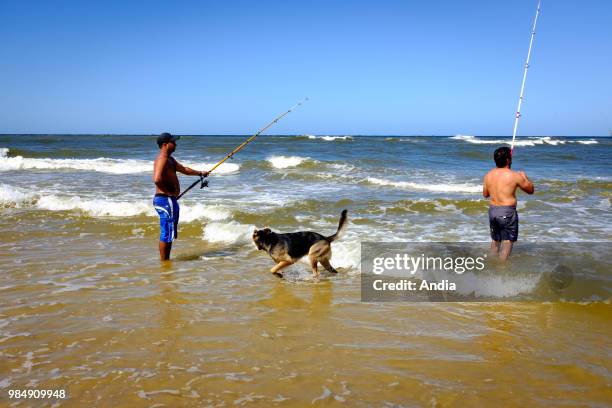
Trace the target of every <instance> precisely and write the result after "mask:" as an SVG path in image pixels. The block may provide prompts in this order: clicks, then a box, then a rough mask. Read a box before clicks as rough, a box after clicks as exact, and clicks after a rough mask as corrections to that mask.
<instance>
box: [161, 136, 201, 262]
mask: <svg viewBox="0 0 612 408" xmlns="http://www.w3.org/2000/svg"><path fill="white" fill-rule="evenodd" d="M178 139H180V136H173V135H171V134H170V133H162V134H161V135H159V137H158V138H157V145H158V146H159V154H158V155H157V157H156V158H155V162H154V164H153V182H154V183H155V197H153V206H154V207H155V210H156V211H157V213H158V214H159V229H160V234H159V257H160V259H161V260H162V261H166V260H168V259H170V251H171V250H172V242H174V240H175V239H176V237H177V236H178V220H179V205H178V201H177V197H178V195H179V193H180V191H181V186H180V184H179V180H178V177H177V176H176V172H177V171H178V172H179V173H182V174H186V175H188V176H202V177H207V176H208V172H207V171H198V170H194V169H191V168H189V167H185V166H183V165H182V164H180V163H179V162H177V161H176V160H175V159H174V157H172V153H174V151H175V150H176V141H177V140H178Z"/></svg>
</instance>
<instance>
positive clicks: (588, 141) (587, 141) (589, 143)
mask: <svg viewBox="0 0 612 408" xmlns="http://www.w3.org/2000/svg"><path fill="white" fill-rule="evenodd" d="M576 143H580V144H583V145H591V144H598V143H599V142H598V141H597V140H592V139H591V140H577V141H576Z"/></svg>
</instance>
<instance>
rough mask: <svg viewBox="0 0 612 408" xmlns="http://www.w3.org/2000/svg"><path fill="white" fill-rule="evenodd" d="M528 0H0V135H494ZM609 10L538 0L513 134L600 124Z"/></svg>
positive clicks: (610, 111) (521, 56)
mask: <svg viewBox="0 0 612 408" xmlns="http://www.w3.org/2000/svg"><path fill="white" fill-rule="evenodd" d="M535 7H536V1H531V0H529V1H522V0H521V1H518V0H516V1H512V2H501V1H495V2H491V1H438V2H425V1H376V2H375V1H369V2H360V1H347V2H344V1H320V2H319V1H308V2H293V1H284V2H281V1H258V2H253V1H217V2H203V1H193V2H191V1H174V2H172V1H168V2H153V1H147V2H137V1H132V2H125V1H121V2H119V1H116V2H114V1H104V2H102V1H100V2H95V4H94V2H93V1H92V2H89V1H74V2H71V1H61V0H60V1H47V2H33V1H5V0H0V18H1V24H0V56H1V61H2V62H1V63H0V90H1V91H0V133H128V134H132V133H138V134H142V133H144V134H149V133H159V132H161V131H170V132H174V133H179V134H248V133H253V132H254V131H256V130H257V129H259V128H260V127H261V126H263V125H264V124H265V123H266V122H268V121H270V120H271V119H272V118H273V117H274V116H276V115H277V114H279V113H281V112H283V111H284V110H286V109H288V108H289V107H290V106H292V105H293V104H294V103H296V102H297V101H298V100H300V99H301V98H303V97H309V98H310V100H309V101H308V102H307V104H305V105H304V106H303V107H301V108H300V109H299V110H298V111H296V112H294V113H292V114H290V115H289V116H287V117H286V118H285V119H283V121H282V122H280V123H279V124H278V125H277V126H275V127H274V128H272V129H270V131H269V133H273V134H296V133H297V134H303V133H307V134H372V135H394V134H395V135H413V134H424V135H430V134H437V135H452V134H458V133H461V134H472V135H509V134H511V132H512V124H513V117H514V111H515V108H516V103H517V98H518V93H519V88H520V82H521V78H522V70H523V63H524V60H525V57H526V53H527V47H528V44H529V35H530V31H531V24H532V22H533V17H534V14H535ZM611 21H612V2H610V1H603V0H602V1H588V2H575V1H557V0H555V1H546V0H545V1H544V2H543V6H542V15H541V17H540V20H539V21H538V29H537V35H536V38H535V44H534V50H533V56H532V61H531V68H530V70H529V76H528V78H527V88H526V96H525V103H524V105H523V117H522V119H521V123H520V126H519V132H518V133H519V135H583V136H587V135H588V136H592V135H608V131H609V130H610V129H612V80H611V73H612V23H611Z"/></svg>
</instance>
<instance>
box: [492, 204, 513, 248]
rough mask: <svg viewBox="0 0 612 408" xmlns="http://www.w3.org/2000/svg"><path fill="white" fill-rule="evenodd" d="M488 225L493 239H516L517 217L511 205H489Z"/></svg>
mask: <svg viewBox="0 0 612 408" xmlns="http://www.w3.org/2000/svg"><path fill="white" fill-rule="evenodd" d="M489 227H491V239H492V240H493V241H512V242H514V241H516V240H517V239H518V230H519V217H518V212H516V207H515V206H513V205H491V206H489Z"/></svg>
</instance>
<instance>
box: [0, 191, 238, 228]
mask: <svg viewBox="0 0 612 408" xmlns="http://www.w3.org/2000/svg"><path fill="white" fill-rule="evenodd" d="M0 208H35V209H40V210H45V211H76V212H80V213H82V214H85V215H86V216H89V217H94V218H95V217H135V216H139V215H143V216H151V217H155V216H157V213H156V212H155V210H154V208H153V205H152V204H151V202H150V200H134V201H116V200H100V199H90V198H84V197H79V196H73V197H68V196H65V195H56V194H36V193H31V192H28V191H27V190H23V189H20V188H17V187H13V186H9V185H6V184H0ZM230 216H231V212H230V211H229V210H228V209H226V208H225V207H223V206H221V205H212V206H205V205H202V204H195V205H187V204H182V205H181V217H180V218H181V221H182V222H192V221H195V220H202V219H206V220H212V221H218V220H223V219H226V218H229V217H230Z"/></svg>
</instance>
